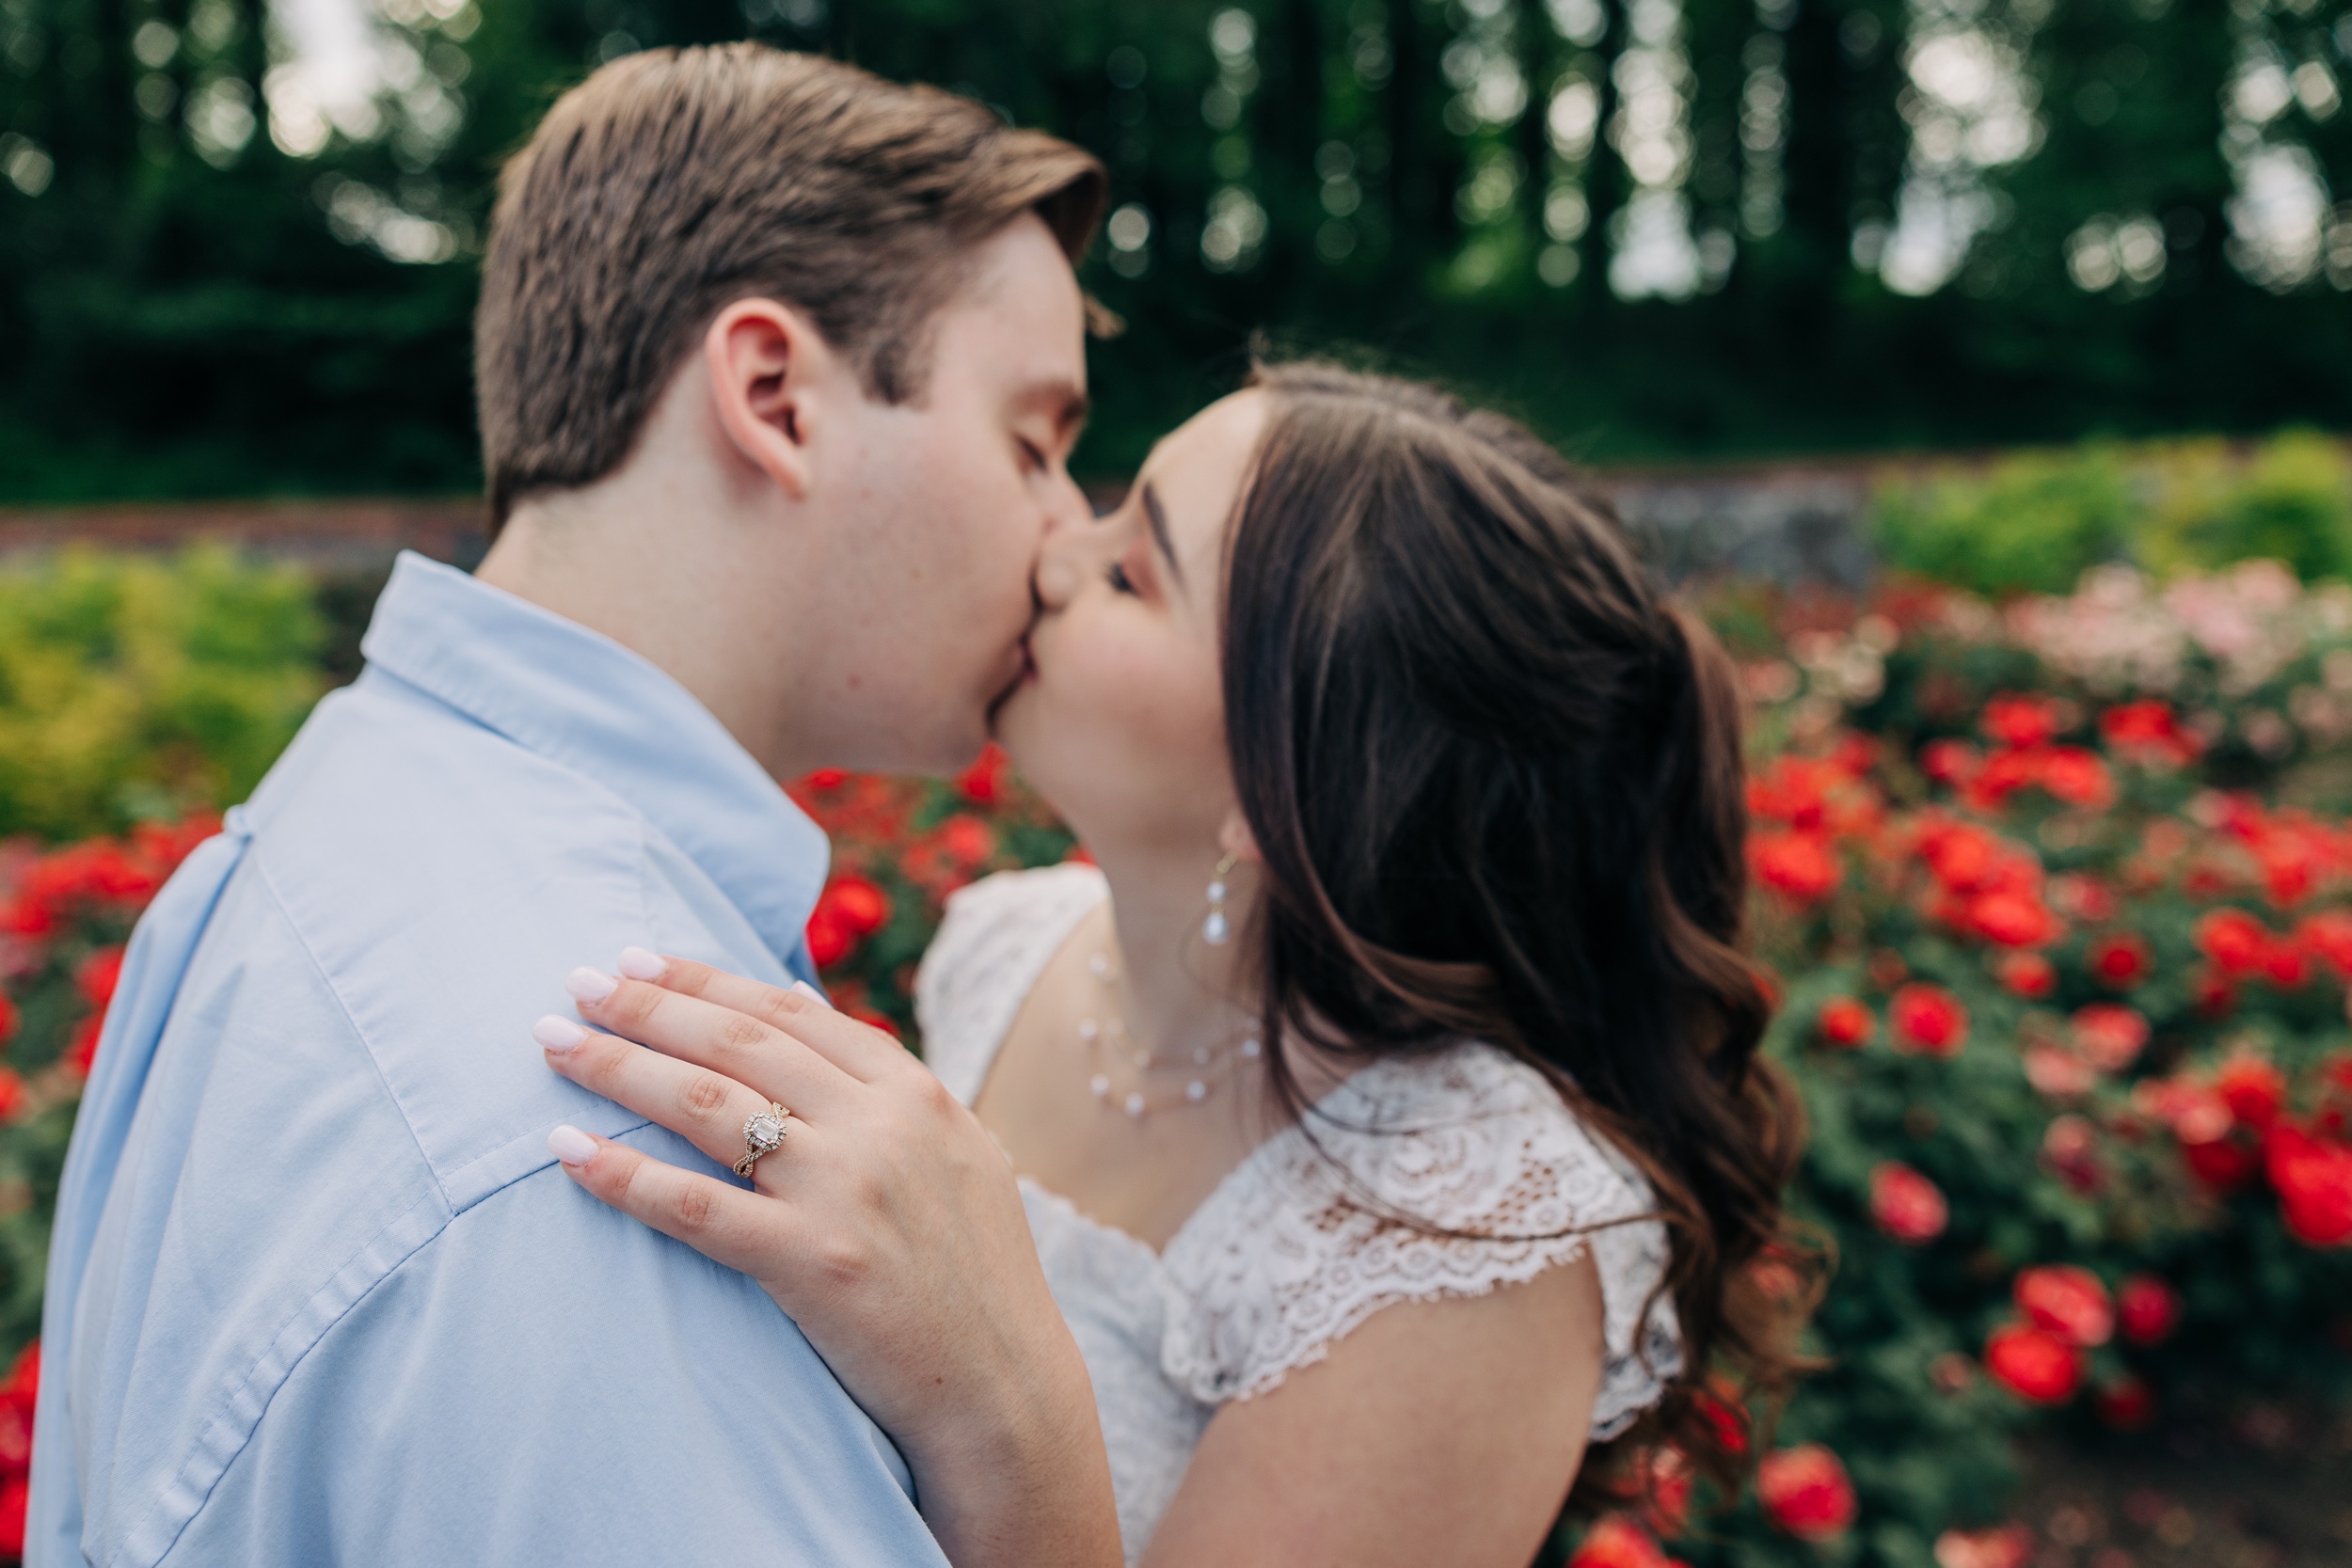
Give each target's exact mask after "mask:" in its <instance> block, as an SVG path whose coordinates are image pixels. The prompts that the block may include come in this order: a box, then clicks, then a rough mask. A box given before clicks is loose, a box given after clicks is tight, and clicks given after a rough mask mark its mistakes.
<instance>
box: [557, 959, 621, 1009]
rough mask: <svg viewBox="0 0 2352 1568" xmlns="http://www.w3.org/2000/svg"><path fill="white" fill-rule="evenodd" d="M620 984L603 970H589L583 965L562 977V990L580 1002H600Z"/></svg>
mask: <svg viewBox="0 0 2352 1568" xmlns="http://www.w3.org/2000/svg"><path fill="white" fill-rule="evenodd" d="M620 983H621V982H620V981H618V980H615V979H614V978H612V975H610V974H606V973H605V972H604V971H603V970H601V969H590V968H588V967H587V966H586V965H585V964H582V965H581V966H580V968H578V969H575V970H573V971H572V972H571V973H570V974H566V975H564V990H567V991H570V992H571V993H572V995H574V996H575V997H577V998H579V999H580V1001H582V1002H601V1001H603V1000H604V999H605V998H606V997H608V996H610V995H612V988H613V987H615V986H617V985H619V984H620Z"/></svg>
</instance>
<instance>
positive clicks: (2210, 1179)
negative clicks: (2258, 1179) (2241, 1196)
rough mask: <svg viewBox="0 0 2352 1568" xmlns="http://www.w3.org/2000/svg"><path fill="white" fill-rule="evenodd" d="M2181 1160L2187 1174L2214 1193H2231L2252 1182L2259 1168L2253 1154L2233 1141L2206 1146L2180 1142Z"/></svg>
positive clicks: (2226, 1139)
mask: <svg viewBox="0 0 2352 1568" xmlns="http://www.w3.org/2000/svg"><path fill="white" fill-rule="evenodd" d="M2181 1158H2182V1160H2183V1161H2184V1162H2185V1163H2186V1164H2187V1165H2188V1168H2189V1172H2190V1174H2192V1175H2194V1176H2195V1177H2196V1178H2197V1180H2200V1181H2201V1182H2203V1183H2204V1184H2205V1185H2206V1186H2208V1187H2210V1188H2212V1189H2213V1190H2214V1191H2215V1192H2217V1193H2233V1192H2236V1191H2237V1190H2238V1189H2239V1188H2240V1187H2243V1186H2245V1185H2246V1184H2247V1183H2248V1182H2249V1181H2251V1180H2253V1179H2254V1173H2255V1171H2257V1170H2259V1169H2260V1168H2261V1166H2262V1162H2261V1160H2260V1159H2259V1158H2258V1157H2257V1156H2256V1155H2255V1153H2254V1151H2253V1150H2252V1149H2251V1148H2248V1147H2247V1146H2246V1145H2244V1144H2242V1143H2240V1142H2238V1141H2237V1140H2236V1139H2235V1138H2226V1137H2225V1138H2216V1139H2214V1140H2213V1141H2212V1142H2210V1143H2201V1144H2198V1143H2184V1144H2182V1145H2181Z"/></svg>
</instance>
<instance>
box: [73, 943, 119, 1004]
mask: <svg viewBox="0 0 2352 1568" xmlns="http://www.w3.org/2000/svg"><path fill="white" fill-rule="evenodd" d="M121 979H122V949H121V948H119V947H102V948H100V949H99V950H98V951H97V952H95V953H92V954H91V955H90V956H89V957H88V958H84V959H83V960H82V966H81V967H80V968H79V969H77V970H75V971H74V972H73V989H74V990H78V991H80V992H81V993H82V1000H83V1001H85V1002H87V1003H88V1004H89V1005H90V1006H93V1007H103V1006H105V1005H106V1004H107V1003H109V1002H112V1001H113V1000H114V999H115V987H116V986H117V985H118V984H119V983H120V981H121Z"/></svg>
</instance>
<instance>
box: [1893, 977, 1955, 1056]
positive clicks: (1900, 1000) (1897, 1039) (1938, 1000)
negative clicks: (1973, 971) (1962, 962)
mask: <svg viewBox="0 0 2352 1568" xmlns="http://www.w3.org/2000/svg"><path fill="white" fill-rule="evenodd" d="M1886 1013H1887V1021H1888V1022H1889V1024H1890V1025H1891V1027H1892V1029H1893V1033H1894V1043H1895V1049H1896V1050H1898V1051H1904V1052H1909V1053H1913V1054H1915V1055H1924V1056H1951V1055H1956V1054H1958V1053H1959V1051H1960V1048H1961V1047H1962V1046H1963V1045H1964V1044H1966V1043H1967V1040H1968V1009H1967V1008H1965V1007H1963V1006H1961V1004H1960V998H1958V997H1957V996H1954V995H1953V994H1952V993H1951V992H1950V991H1948V990H1945V989H1944V988H1943V987H1942V986H1935V985H1930V984H1928V983H1927V982H1925V981H1919V980H1915V981H1913V982H1912V983H1911V984H1910V985H1907V986H1905V987H1903V988H1902V989H1901V990H1898V991H1897V992H1896V993H1895V995H1894V999H1893V1000H1892V1001H1891V1002H1889V1003H1888V1004H1887V1008H1886Z"/></svg>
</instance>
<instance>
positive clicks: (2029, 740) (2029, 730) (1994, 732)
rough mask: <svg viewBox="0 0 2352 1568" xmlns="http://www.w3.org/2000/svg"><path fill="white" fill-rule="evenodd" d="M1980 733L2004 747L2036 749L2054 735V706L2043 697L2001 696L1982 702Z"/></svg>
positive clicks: (2056, 726)
mask: <svg viewBox="0 0 2352 1568" xmlns="http://www.w3.org/2000/svg"><path fill="white" fill-rule="evenodd" d="M1981 722H1982V724H1983V727H1984V733H1985V734H1987V735H1989V736H1992V737H1993V738H1994V739H1995V740H1997V741H1999V742H2000V743H2001V744H2002V745H2004V746H2015V747H2020V748H2023V747H2028V746H2040V745H2042V744H2043V743H2045V742H2046V741H2048V740H2050V739H2051V738H2052V737H2053V736H2056V735H2057V734H2058V705H2057V704H2056V703H2053V702H2051V701H2049V700H2048V699H2047V698H2044V697H2020V696H2013V695H2004V696H1999V697H1993V698H1989V699H1987V700H1986V702H1985V705H1984V717H1983V719H1982V721H1981Z"/></svg>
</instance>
